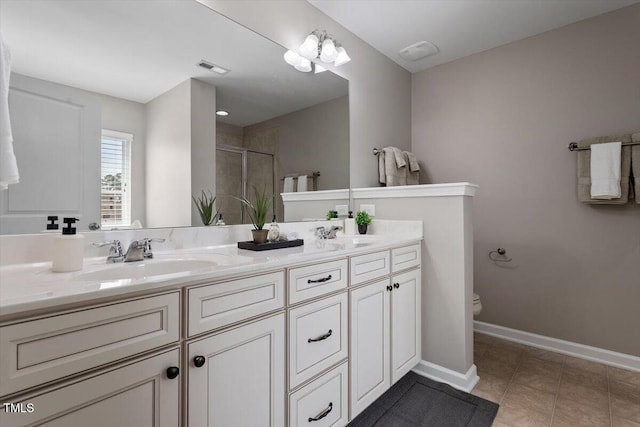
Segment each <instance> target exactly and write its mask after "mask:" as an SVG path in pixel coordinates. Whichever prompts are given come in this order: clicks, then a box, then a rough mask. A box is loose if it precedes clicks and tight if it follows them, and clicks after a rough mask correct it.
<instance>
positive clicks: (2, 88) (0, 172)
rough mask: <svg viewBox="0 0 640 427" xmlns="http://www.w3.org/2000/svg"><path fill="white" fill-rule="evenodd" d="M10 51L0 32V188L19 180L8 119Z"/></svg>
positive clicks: (2, 188)
mask: <svg viewBox="0 0 640 427" xmlns="http://www.w3.org/2000/svg"><path fill="white" fill-rule="evenodd" d="M10 75H11V53H10V52H9V48H8V47H7V45H6V44H5V43H4V40H3V38H2V34H0V190H5V189H7V186H8V185H9V184H17V183H18V182H19V181H20V175H19V174H18V164H17V163H16V156H15V155H14V154H13V135H12V134H11V121H10V120H9V77H10Z"/></svg>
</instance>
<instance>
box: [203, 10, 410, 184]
mask: <svg viewBox="0 0 640 427" xmlns="http://www.w3.org/2000/svg"><path fill="white" fill-rule="evenodd" d="M198 1H200V2H201V3H203V4H205V5H207V6H209V7H211V8H212V9H213V10H216V11H218V12H219V13H221V14H223V15H225V16H227V17H229V18H231V19H233V20H235V21H237V22H239V23H240V24H242V25H245V26H246V27H248V28H250V29H252V30H254V31H256V32H258V33H260V34H262V35H264V36H265V37H267V38H269V39H271V40H273V41H275V42H276V43H279V44H281V45H283V46H285V47H287V48H289V49H297V48H298V47H299V46H300V44H301V43H302V42H303V41H304V38H305V37H306V36H307V34H309V33H310V32H311V31H313V30H314V29H316V28H317V29H325V30H327V31H328V32H329V33H331V34H333V35H334V36H335V37H336V38H337V39H338V40H339V41H340V43H342V44H343V45H344V47H345V49H346V50H347V52H348V53H349V56H350V57H351V62H350V63H348V64H345V65H343V66H341V67H339V68H336V69H335V72H336V74H338V75H340V76H341V77H344V78H346V79H348V80H349V122H350V123H349V124H350V131H349V137H350V142H351V148H350V150H351V152H350V182H351V187H370V186H376V185H377V182H378V177H377V172H378V170H377V163H376V159H375V157H374V156H373V155H372V152H371V151H372V149H373V148H374V147H383V146H387V145H395V146H397V147H400V148H402V149H405V150H408V149H409V148H410V145H411V75H410V74H409V72H408V71H406V70H404V69H403V68H401V67H400V66H399V65H397V64H396V63H394V62H393V61H391V60H390V59H389V58H387V57H386V56H384V55H382V54H381V53H380V52H378V51H377V50H375V49H374V48H373V47H371V46H369V45H368V44H366V43H365V42H363V41H362V40H361V39H359V38H358V37H356V36H355V35H354V34H352V33H350V32H349V31H347V30H346V29H345V28H344V27H342V26H341V25H339V24H338V23H337V22H335V21H334V20H332V19H331V18H329V17H328V16H327V15H325V14H324V13H322V12H320V11H319V10H318V9H316V8H315V7H313V6H312V5H311V4H309V3H307V2H306V1H304V0H271V1H261V0H244V1H234V0H198ZM283 53H284V50H283Z"/></svg>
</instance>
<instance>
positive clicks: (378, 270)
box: [351, 251, 391, 286]
mask: <svg viewBox="0 0 640 427" xmlns="http://www.w3.org/2000/svg"><path fill="white" fill-rule="evenodd" d="M390 271H391V267H390V265H389V251H382V252H375V253H372V254H366V255H360V256H355V257H352V258H351V286H353V285H357V284H358V283H363V282H366V281H368V280H373V279H377V278H379V277H383V276H386V275H387V274H389V273H390Z"/></svg>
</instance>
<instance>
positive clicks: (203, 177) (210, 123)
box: [190, 79, 216, 226]
mask: <svg viewBox="0 0 640 427" xmlns="http://www.w3.org/2000/svg"><path fill="white" fill-rule="evenodd" d="M190 86H191V103H190V107H191V193H192V195H193V196H200V195H201V191H202V190H205V191H207V192H208V191H210V192H211V194H213V195H215V194H216V88H215V87H213V86H212V85H210V84H207V83H203V82H201V81H199V80H195V79H190ZM190 205H191V225H196V226H199V225H202V219H201V218H200V214H199V212H198V209H197V208H196V206H195V204H194V203H190Z"/></svg>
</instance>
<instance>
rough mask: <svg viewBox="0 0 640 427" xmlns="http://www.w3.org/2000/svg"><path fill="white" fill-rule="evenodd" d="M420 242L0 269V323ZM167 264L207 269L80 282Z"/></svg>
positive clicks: (327, 243) (313, 244)
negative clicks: (73, 268) (199, 263)
mask: <svg viewBox="0 0 640 427" xmlns="http://www.w3.org/2000/svg"><path fill="white" fill-rule="evenodd" d="M420 240H422V235H421V234H416V233H407V234H400V235H394V236H388V235H385V236H372V235H367V236H344V237H341V238H338V239H335V240H333V239H331V240H320V239H317V238H313V239H305V244H304V246H299V247H294V248H286V249H277V250H269V251H260V252H254V251H248V250H243V249H238V248H237V246H236V245H220V246H207V247H200V248H189V249H182V250H171V251H155V252H154V256H155V257H154V259H152V260H145V261H139V262H132V263H119V264H105V257H99V258H97V257H96V258H85V260H84V268H83V270H82V271H78V272H73V273H53V272H52V271H51V263H50V262H41V263H31V264H15V265H9V266H3V267H0V320H5V318H9V317H10V318H16V317H18V316H20V315H23V314H24V315H25V316H26V315H29V313H31V312H33V311H35V310H42V309H55V308H56V307H59V306H66V305H68V304H78V303H87V302H90V301H92V300H95V299H102V298H106V297H109V298H111V297H117V296H126V295H127V294H132V293H139V292H141V291H152V290H153V291H163V290H168V289H177V288H179V287H180V286H183V285H192V284H198V283H206V282H213V281H216V280H218V279H222V278H225V277H229V276H236V275H244V274H254V273H262V272H265V271H268V270H276V269H279V268H283V267H285V266H291V265H295V264H303V263H309V262H316V261H322V260H325V259H331V258H339V257H343V256H348V255H354V254H358V253H365V252H372V251H376V250H384V249H389V248H392V247H396V246H402V245H405V244H410V243H414V242H418V241H420ZM167 260H205V261H209V262H212V263H213V264H212V265H211V266H205V267H203V268H200V269H197V270H193V271H186V272H179V273H171V274H163V275H156V276H150V277H141V278H137V279H121V280H110V281H104V280H85V279H84V278H83V277H81V276H82V275H86V274H87V273H93V272H98V271H99V270H106V269H122V268H136V267H138V266H140V265H141V263H146V264H152V263H162V262H166V261H167Z"/></svg>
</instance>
